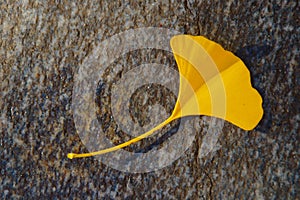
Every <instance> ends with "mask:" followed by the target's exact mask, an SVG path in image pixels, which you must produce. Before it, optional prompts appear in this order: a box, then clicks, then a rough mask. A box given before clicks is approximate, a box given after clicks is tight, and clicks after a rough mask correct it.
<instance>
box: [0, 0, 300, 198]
mask: <svg viewBox="0 0 300 200" xmlns="http://www.w3.org/2000/svg"><path fill="white" fill-rule="evenodd" d="M8 2H9V3H8ZM55 2H57V1H30V0H24V1H1V2H0V80H1V84H0V92H1V95H0V98H1V101H0V130H1V135H0V156H1V162H0V166H1V172H0V173H1V175H0V197H1V199H12V198H14V199H15V198H16V199H17V198H20V199H21V198H25V199H28V198H43V197H45V198H52V199H55V198H57V199H61V198H68V197H70V198H77V199H86V198H88V199H92V198H93V199H95V198H106V199H126V198H127V199H144V198H147V199H299V196H300V191H299V190H300V189H299V188H300V179H299V171H300V167H299V165H300V161H299V140H300V137H299V136H300V135H299V132H300V131H299V121H300V112H299V111H300V108H299V98H300V96H299V89H300V88H299V84H300V77H299V74H300V71H299V60H300V59H299V44H300V41H299V36H300V28H299V25H300V24H299V13H300V10H299V2H297V1H286V0H281V1H263V2H259V1H254V0H250V1H234V0H229V1H199V2H198V1H159V2H154V1H146V2H144V1H115V2H113V3H108V1H107V2H106V1H101V2H96V1H83V2H80V3H76V2H75V1H74V2H71V1H61V2H60V3H55ZM149 26H151V27H164V28H170V29H175V30H177V31H180V32H182V33H187V34H193V35H204V36H206V37H208V38H209V39H212V40H214V41H216V42H218V43H220V44H222V46H223V47H224V48H225V49H227V50H230V51H232V52H236V54H237V55H239V56H240V57H241V58H242V59H243V60H244V62H245V63H246V64H247V66H248V68H249V69H250V71H251V74H252V83H253V85H254V87H256V88H257V89H258V90H259V91H260V93H261V95H262V97H263V99H264V105H263V106H264V110H265V115H264V117H263V119H262V121H261V123H260V124H259V125H258V127H257V128H256V129H255V130H253V131H249V132H246V131H242V130H241V129H239V128H238V127H235V126H234V125H231V124H229V123H225V126H224V128H223V131H222V133H221V134H220V137H219V141H218V145H219V148H218V149H216V150H215V151H214V152H211V153H210V154H209V155H207V156H205V157H202V158H199V157H198V154H199V152H198V151H199V146H200V145H201V142H202V141H201V140H202V138H203V132H204V129H205V128H204V127H203V126H201V124H202V122H201V121H202V119H203V117H198V119H199V128H198V131H197V138H196V140H195V142H194V143H193V145H192V146H191V147H190V148H189V149H188V150H187V151H186V153H185V154H184V155H183V156H181V158H180V159H178V160H177V161H175V162H174V163H173V164H172V165H170V166H168V167H166V168H164V169H161V170H158V171H155V172H151V173H143V174H131V173H125V172H120V171H117V170H114V169H112V168H111V167H109V166H105V165H104V164H102V163H101V162H99V161H98V160H97V159H95V158H86V159H74V160H69V159H67V157H66V154H67V153H68V152H85V151H86V147H85V146H84V145H83V143H82V142H81V140H80V138H79V136H78V134H77V133H76V129H75V126H74V121H73V115H72V109H71V104H72V90H73V86H74V76H75V74H76V73H77V71H78V69H79V66H80V64H81V63H82V62H83V60H84V59H85V57H86V56H87V55H89V54H91V53H92V51H93V48H94V47H95V46H97V45H98V44H99V43H100V42H101V41H104V40H105V39H107V38H109V37H111V36H113V35H114V34H117V33H120V32H122V31H125V30H128V29H134V28H138V27H149ZM148 53H149V52H148ZM150 53H151V52H150ZM145 54H147V52H142V53H141V52H138V53H137V55H140V57H142V58H143V57H145V59H146V60H147V58H146V57H147V56H146V55H145ZM154 55H155V56H154V57H155V59H157V60H159V59H161V55H160V54H159V52H158V53H155V52H154ZM130 56H133V57H134V54H132V55H127V57H126V56H125V58H127V59H129V58H131V57H130ZM128 57H129V58H128ZM169 57H170V60H169V61H167V63H171V64H172V63H173V65H174V60H172V59H173V58H172V56H169ZM134 59H139V58H134ZM124 62H125V63H126V62H127V64H128V63H129V64H130V62H131V61H130V60H129V61H128V60H126V59H125V61H124ZM135 62H138V61H135ZM133 63H134V62H133ZM113 66H114V65H112V67H113ZM154 89H155V88H154ZM160 99H161V101H163V99H164V98H160ZM137 101H138V100H137ZM133 109H134V104H133ZM142 115H144V114H142ZM154 117H155V116H154ZM140 118H141V119H144V118H143V116H140ZM103 120H106V119H105V118H104V119H103ZM111 134H113V133H111ZM112 139H113V138H112ZM118 141H119V139H118V138H116V142H118Z"/></svg>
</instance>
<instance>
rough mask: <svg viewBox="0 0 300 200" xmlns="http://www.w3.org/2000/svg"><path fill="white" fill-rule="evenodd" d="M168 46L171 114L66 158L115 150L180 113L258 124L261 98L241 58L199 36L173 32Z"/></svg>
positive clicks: (243, 125)
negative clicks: (173, 85)
mask: <svg viewBox="0 0 300 200" xmlns="http://www.w3.org/2000/svg"><path fill="white" fill-rule="evenodd" d="M171 47H172V50H173V53H174V56H175V59H176V62H177V65H178V68H179V74H180V88H179V94H178V99H177V102H176V105H175V107H174V110H173V112H172V114H171V116H170V117H169V118H168V119H167V120H165V121H164V122H162V123H161V124H159V125H158V126H156V127H154V128H153V129H151V130H150V131H148V132H146V133H144V134H142V135H140V136H138V137H136V138H134V139H132V140H129V141H127V142H125V143H122V144H120V145H117V146H114V147H111V148H108V149H104V150H100V151H97V152H91V153H84V154H74V153H69V154H68V158H70V159H72V158H79V157H88V156H94V155H100V154H104V153H108V152H112V151H115V150H118V149H120V148H123V147H126V146H128V145H130V144H132V143H135V142H137V141H139V140H141V139H143V138H145V137H148V136H149V135H151V134H153V133H154V132H155V131H157V130H159V129H161V128H162V127H163V126H165V125H167V124H168V123H170V122H171V121H172V120H174V119H177V118H180V117H184V116H191V115H207V116H213V117H218V118H222V119H224V120H226V121H229V122H231V123H233V124H235V125H236V126H238V127H240V128H242V129H244V130H251V129H253V128H254V127H255V126H256V125H257V124H258V122H259V121H260V119H261V118H262V115H263V109H262V98H261V96H260V95H259V93H258V92H257V91H256V90H255V89H254V88H253V87H252V86H251V80H250V72H249V70H248V69H247V67H246V66H245V64H244V63H243V61H242V60H240V59H239V58H238V57H237V56H235V55H234V54H233V53H231V52H229V51H225V50H224V49H223V48H222V47H221V46H220V45H219V44H217V43H215V42H213V41H210V40H208V39H206V38H205V37H202V36H190V35H178V36H174V37H173V38H172V39H171Z"/></svg>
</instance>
